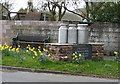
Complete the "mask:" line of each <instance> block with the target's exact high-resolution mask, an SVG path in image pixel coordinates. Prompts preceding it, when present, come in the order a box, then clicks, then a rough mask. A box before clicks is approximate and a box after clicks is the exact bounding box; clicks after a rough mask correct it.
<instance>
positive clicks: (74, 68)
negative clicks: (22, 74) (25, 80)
mask: <svg viewBox="0 0 120 84" xmlns="http://www.w3.org/2000/svg"><path fill="white" fill-rule="evenodd" d="M23 57H24V61H15V60H14V56H13V55H10V56H4V58H2V65H7V66H15V67H24V68H34V69H45V70H56V71H64V72H71V73H82V74H88V75H102V76H114V77H117V76H118V73H117V72H118V64H117V61H109V60H102V61H92V60H86V61H85V62H84V63H83V64H80V65H78V64H73V63H70V62H60V61H46V62H38V61H36V60H35V59H33V58H32V57H31V56H29V55H28V54H24V55H23Z"/></svg>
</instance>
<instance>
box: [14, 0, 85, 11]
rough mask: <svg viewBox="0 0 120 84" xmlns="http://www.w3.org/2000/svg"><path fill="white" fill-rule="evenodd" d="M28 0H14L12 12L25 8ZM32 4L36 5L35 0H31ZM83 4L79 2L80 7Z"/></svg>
mask: <svg viewBox="0 0 120 84" xmlns="http://www.w3.org/2000/svg"><path fill="white" fill-rule="evenodd" d="M28 1H29V0H15V2H14V5H13V8H14V9H13V10H12V12H17V11H18V10H19V9H20V8H27V2H28ZM33 5H34V7H35V6H37V2H36V0H33ZM83 6H84V2H83V3H81V7H83Z"/></svg>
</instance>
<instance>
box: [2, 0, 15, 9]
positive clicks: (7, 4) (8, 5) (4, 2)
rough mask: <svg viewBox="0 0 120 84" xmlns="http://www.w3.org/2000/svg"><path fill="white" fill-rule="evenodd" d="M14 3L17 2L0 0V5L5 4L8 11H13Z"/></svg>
mask: <svg viewBox="0 0 120 84" xmlns="http://www.w3.org/2000/svg"><path fill="white" fill-rule="evenodd" d="M14 1H15V0H0V3H1V4H3V6H4V7H5V8H7V10H8V11H11V10H12V9H13V4H14Z"/></svg>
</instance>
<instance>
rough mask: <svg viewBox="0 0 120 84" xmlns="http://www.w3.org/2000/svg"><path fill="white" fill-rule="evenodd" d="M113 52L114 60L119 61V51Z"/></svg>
mask: <svg viewBox="0 0 120 84" xmlns="http://www.w3.org/2000/svg"><path fill="white" fill-rule="evenodd" d="M114 54H115V58H114V60H116V61H118V62H120V53H118V52H116V51H114Z"/></svg>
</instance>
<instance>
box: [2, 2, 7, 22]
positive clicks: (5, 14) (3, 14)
mask: <svg viewBox="0 0 120 84" xmlns="http://www.w3.org/2000/svg"><path fill="white" fill-rule="evenodd" d="M7 15H8V11H7V10H6V9H5V8H4V7H2V4H0V20H2V16H4V17H6V16H7Z"/></svg>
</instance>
